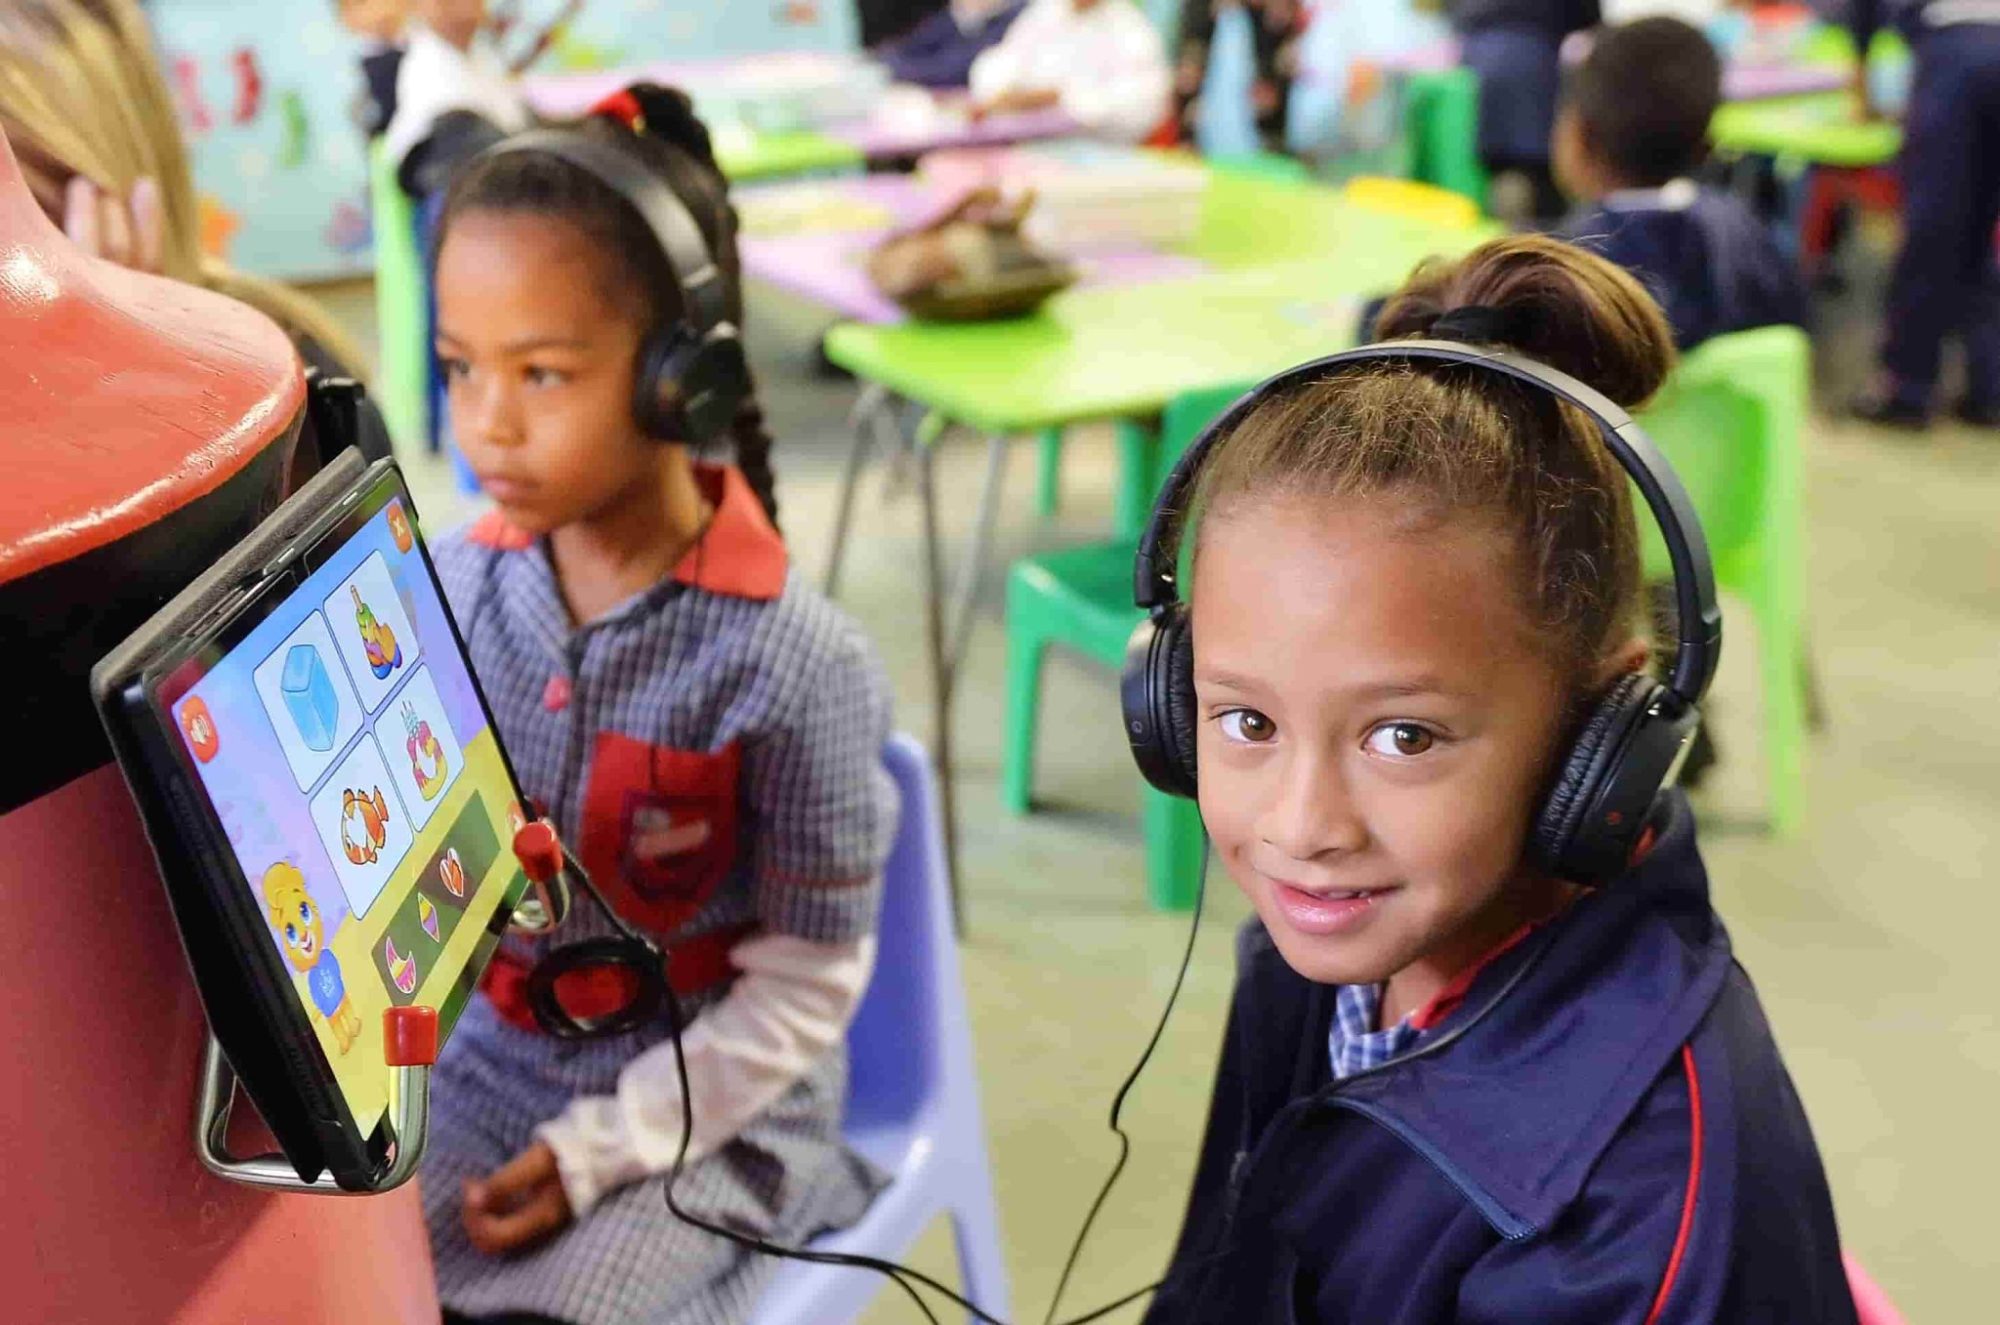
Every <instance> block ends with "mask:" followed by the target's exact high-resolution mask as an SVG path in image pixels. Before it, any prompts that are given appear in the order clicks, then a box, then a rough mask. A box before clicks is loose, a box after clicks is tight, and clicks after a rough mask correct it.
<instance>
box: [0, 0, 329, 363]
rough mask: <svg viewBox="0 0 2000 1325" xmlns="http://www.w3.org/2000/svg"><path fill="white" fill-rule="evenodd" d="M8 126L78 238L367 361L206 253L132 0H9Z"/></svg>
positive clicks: (307, 345)
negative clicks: (241, 305)
mask: <svg viewBox="0 0 2000 1325" xmlns="http://www.w3.org/2000/svg"><path fill="white" fill-rule="evenodd" d="M0 133H5V134H6V136H7V139H8V141H9V142H10V143H12V145H13V148H14V153H15V155H16V156H17V157H19V159H20V162H21V166H22V169H23V171H24V172H25V174H26V176H27V179H28V185H29V187H30V188H31V189H32V190H33V191H34V194H35V197H36V199H37V200H38V201H39V202H40V203H41V205H42V209H43V210H44V211H45V212H47V213H48V214H49V216H50V218H51V219H52V220H54V221H55V222H56V223H57V224H59V225H61V226H62V227H63V229H64V230H65V231H66V232H67V233H68V234H69V236H70V238H71V239H72V240H73V241H75V242H76V243H77V244H78V245H79V246H81V247H83V248H85V249H87V250H89V251H91V252H94V253H96V254H98V255H100V256H102V257H106V258H109V259H111V260H112V261H114V262H119V263H122V264H124V265H126V266H131V267H140V268H143V269H145V270H148V271H154V272H158V273H160V274H161V275H164V276H169V277H172V278H173V279H175V280H180V281H186V282H188V283H190V284H193V285H200V286H205V287H206V288H208V289H211V290H214V291H216V292H217V293H218V294H224V295H228V296H229V297H231V298H233V299H240V300H242V301H243V302H244V303H246V304H249V305H250V306H252V307H253V308H256V309H258V310H259V311H260V312H263V313H265V314H266V315H268V316H269V317H271V318H272V319H273V320H275V321H276V322H277V323H278V324H279V325H280V326H282V327H283V328H284V329H285V331H286V332H287V333H288V334H289V335H290V336H291V337H292V339H293V341H294V343H296V344H297V345H298V346H299V349H300V353H301V355H302V357H303V358H304V359H305V360H306V361H307V362H308V363H310V364H313V365H315V366H318V367H320V368H323V369H329V370H333V371H338V372H342V373H349V374H352V373H356V372H358V371H359V370H360V368H361V366H362V361H361V356H360V354H359V352H358V351H357V350H356V349H355V348H354V346H353V343H352V342H351V341H350V340H349V338H348V336H347V335H346V333H345V332H343V331H342V330H341V329H340V327H339V325H338V324H336V323H335V322H334V321H333V319H332V318H330V317H328V316H327V314H326V313H325V311H324V310H322V309H321V308H320V307H319V306H318V305H317V304H315V303H313V302H312V301H311V300H310V299H308V298H306V297H305V296H304V295H302V294H299V293H298V292H297V291H295V290H291V289H288V288H286V287H285V286H282V285H279V284H277V283H275V282H272V281H267V280H263V279H260V278H258V277H254V276H250V275H246V274H245V273H243V272H239V271H236V270H234V269H232V268H231V267H229V266H228V265H226V264H225V263H223V262H221V261H219V260H217V259H216V258H213V257H211V256H209V255H207V254H205V253H203V252H202V250H201V213H200V206H199V203H198V201H197V199H196V196H195V189H194V179H193V176H192V174H191V173H190V171H189V168H188V152H187V146H186V144H185V143H183V142H182V140H181V134H180V125H179V122H178V120H177V119H176V116H175V111H174V103H173V98H172V96H171V95H170V94H169V93H168V91H167V85H166V82H165V80H164V79H163V78H162V77H161V74H160V66H159V61H158V58H157V57H156V56H155V54H154V51H153V42H152V37H151V35H150V33H149V32H148V30H147V27H146V19H145V15H144V14H143V13H141V12H140V9H139V6H138V4H137V3H136V2H135V0H5V3H4V4H0Z"/></svg>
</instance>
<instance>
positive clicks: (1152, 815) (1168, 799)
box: [1140, 787, 1202, 911]
mask: <svg viewBox="0 0 2000 1325" xmlns="http://www.w3.org/2000/svg"><path fill="white" fill-rule="evenodd" d="M1140 791H1141V795H1142V796H1143V798H1144V803H1143V805H1142V807H1141V811H1140V817H1141V818H1142V819H1144V820H1145V826H1146V894H1147V896H1149V897H1150V898H1152V901H1153V905H1154V907H1156V908H1157V909H1159V910H1161V911H1192V910H1194V904H1195V899H1196V898H1197V897H1199V896H1200V895H1201V864H1202V827H1201V810H1200V809H1199V808H1198V807H1197V806H1196V805H1195V803H1194V802H1193V801H1191V800H1183V799H1181V798H1180V797H1179V796H1169V795H1167V794H1166V793H1165V792H1163V791H1155V790H1154V789H1153V788H1151V787H1143V788H1141V789H1140Z"/></svg>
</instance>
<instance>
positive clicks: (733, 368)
mask: <svg viewBox="0 0 2000 1325" xmlns="http://www.w3.org/2000/svg"><path fill="white" fill-rule="evenodd" d="M749 393H750V364H749V361H748V360H747V359H746V358H745V357H744V354H743V342H742V341H740V340H738V339H737V337H736V332H735V331H734V329H732V328H730V327H717V328H716V329H715V330H713V331H711V332H710V333H709V335H708V338H707V339H706V340H699V341H698V340H696V339H695V338H694V337H693V336H692V335H690V334H689V332H688V329H687V328H686V327H685V326H683V325H681V324H679V323H676V324H674V325H673V326H670V327H666V328H663V329H661V330H658V331H655V332H653V333H652V334H651V335H650V336H648V337H647V338H646V343H645V345H644V346H642V347H641V349H640V352H639V367H638V373H637V377H636V380H635V381H634V382H633V402H632V417H633V421H634V422H635V423H636V424H637V425H638V426H639V428H640V430H641V431H643V432H644V433H645V434H646V435H647V436H649V437H653V438H657V439H659V440H661V441H670V442H686V443H688V444H690V445H693V446H702V445H705V444H707V443H708V442H712V441H714V440H715V439H716V438H718V437H720V436H722V435H723V434H724V433H726V432H728V431H729V426H730V424H732V423H733V422H735V419H736V412H737V410H738V409H739V408H741V406H742V404H743V400H744V398H745V397H746V396H748V395H749Z"/></svg>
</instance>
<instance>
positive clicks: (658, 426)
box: [632, 324, 687, 441]
mask: <svg viewBox="0 0 2000 1325" xmlns="http://www.w3.org/2000/svg"><path fill="white" fill-rule="evenodd" d="M686 340H687V333H686V330H685V329H684V328H682V327H681V326H679V325H678V324H676V325H674V326H671V327H665V328H657V329H655V330H654V331H652V332H651V333H649V334H648V335H647V337H646V339H645V342H644V343H643V344H642V345H640V347H639V362H638V367H637V369H636V371H635V372H634V374H633V378H632V422H633V423H635V424H637V425H638V428H639V431H640V432H643V433H645V434H646V436H648V437H651V438H653V439H654V440H656V441H670V440H675V439H677V438H679V437H680V435H681V432H680V428H679V426H678V421H679V410H678V409H677V408H676V405H675V402H676V400H677V399H678V397H679V395H680V391H679V388H678V387H677V386H676V385H675V383H676V382H678V381H679V377H678V374H677V372H676V368H677V366H678V365H677V360H678V358H679V355H680V350H681V347H682V344H683V343H684V342H685V341H686Z"/></svg>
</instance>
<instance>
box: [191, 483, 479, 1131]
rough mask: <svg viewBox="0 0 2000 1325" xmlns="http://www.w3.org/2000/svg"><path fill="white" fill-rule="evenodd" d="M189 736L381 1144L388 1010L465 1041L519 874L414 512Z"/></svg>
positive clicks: (238, 651) (319, 1027)
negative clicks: (428, 1014)
mask: <svg viewBox="0 0 2000 1325" xmlns="http://www.w3.org/2000/svg"><path fill="white" fill-rule="evenodd" d="M322 550H323V551H324V550H325V549H322ZM174 725H175V727H176V728H177V729H178V730H179V732H180V733H181V737H182V739H183V741H184V742H185V743H186V746H187V749H188V752H189V753H190V755H192V756H193V758H194V760H195V767H196V770H197V772H198V774H199V776H200V777H201V780H202V784H203V786H204V788H205V789H206V790H207V792H208V795H209V799H210V801H211V802H212V803H213V804H214V806H215V808H216V812H217V814H218V815H219V816H220V817H221V820H222V825H223V829H224V831H225V832H226V833H227V834H228V837H229V841H230V844H231V846H232V847H233V848H234V849H235V851H236V855H237V859H238V861H239V862H240V863H241V865H242V867H243V873H244V876H245V877H246V878H247V879H248V880H249V881H250V886H251V888H252V890H253V892H254V893H255V897H254V901H255V902H256V905H257V907H258V909H259V910H260V911H261V912H262V913H263V915H264V919H265V922H266V924H267V926H268V928H269V931H270V936H271V941H272V943H273V944H274V945H275V946H276V948H277V951H278V954H279V956H280V957H281V958H283V959H284V961H285V962H286V968H287V970H288V971H289V972H290V973H291V975H292V982H293V987H294V990H295V992H296V993H297V995H298V998H299V1003H300V1006H301V1007H302V1008H304V1010H305V1012H306V1017H307V1020H308V1021H310V1022H311V1023H312V1025H313V1028H314V1032H315V1034H316V1035H317V1036H318V1037H319V1040H320V1044H321V1047H322V1048H324V1049H325V1051H326V1056H327V1060H328V1061H329V1062H330V1063H332V1064H333V1070H334V1076H335V1078H336V1080H337V1081H338V1082H339V1084H340V1088H341V1091H342V1094H343V1095H344V1096H345V1098H346V1100H347V1104H348V1107H349V1109H350V1111H351V1112H352V1113H353V1115H354V1120H355V1123H356V1125H357V1126H359V1127H360V1129H361V1131H362V1133H363V1134H364V1135H366V1134H367V1133H369V1132H370V1131H372V1130H373V1129H374V1126H375V1123H376V1120H377V1119H379V1118H380V1116H381V1114H382V1111H383V1110H384V1108H386V1106H387V1104H388V1094H389V1073H388V1069H387V1068H386V1067H385V1066H384V1064H383V1061H382V1029H381V1028H382V1013H383V1011H384V1010H385V1009H387V1008H389V1007H400V1006H407V1005H409V1004H412V1003H423V1004H425V1005H427V1006H431V1007H435V1008H437V1009H438V1010H439V1012H440V1015H441V1016H442V1017H443V1018H445V1020H446V1027H445V1029H447V1030H448V1029H449V1021H450V1019H452V1018H454V1017H455V1016H456V1013H457V1011H458V1009H459V1008H460V1007H462V1006H463V1003H464V1000H465V997H466V995H467V994H468V993H469V990H470V983H471V977H470V973H469V971H468V963H469V962H470V961H471V960H472V958H473V956H474V950H475V947H476V946H477V944H478V941H479V938H480V935H481V934H482V933H484V932H486V931H487V929H488V928H489V925H490V923H491V922H492V920H493V917H494V912H495V909H496V908H497V907H498V906H499V904H500V901H501V899H502V898H503V897H504V896H505V895H506V894H507V892H508V891H509V886H510V884H511V883H512V882H513V881H514V880H515V877H516V874H517V869H518V867H517V866H516V865H515V863H514V860H513V857H512V855H511V853H509V852H506V851H503V850H502V847H501V844H502V843H503V842H505V841H507V840H509V838H510V836H511V831H510V828H509V818H508V816H509V815H510V813H514V812H516V811H515V808H514V805H513V788H512V784H511V782H510V780H509V778H508V776H507V771H506V764H505V762H504V758H503V756H502V755H501V752H500V746H499V743H498V740H497V739H496V737H495V735H494V733H493V731H492V730H491V728H490V727H489V726H488V725H487V722H486V715H485V711H484V710H483V709H482V708H481V707H480V704H479V697H478V694H477V692H476V691H475V690H474V689H473V686H472V680H471V677H470V675H469V674H468V673H467V671H466V665H465V660H464V658H463V657H462V655H461V654H460V653H459V651H458V647H457V643H456V641H455V640H454V639H453V637H452V634H451V628H450V626H449V624H448V623H447V620H446V617H445V613H444V607H443V604H442V603H441V602H440V600H439V596H438V590H437V585H436V582H435V581H434V580H433V579H432V578H431V575H430V572H429V570H428V569H427V567H426V566H425V563H424V559H423V554H422V552H421V551H420V550H418V547H417V542H416V537H415V534H414V532H413V529H412V526H411V522H410V518H409V515H408V513H407V511H406V510H405V508H404V506H403V504H402V503H401V502H400V501H391V502H390V503H389V504H388V505H387V506H386V507H385V508H384V509H383V510H382V511H381V512H380V513H378V514H377V515H375V516H374V517H373V518H371V519H370V520H368V521H367V523H366V524H364V525H363V526H362V527H361V528H360V529H359V530H358V531H357V532H355V533H354V534H353V536H352V537H350V538H348V539H347V540H346V542H345V543H343V544H342V545H341V546H339V547H338V548H336V549H333V550H332V551H331V552H330V554H329V555H328V556H327V558H326V560H325V562H324V563H323V564H322V565H320V566H319V567H318V568H317V569H315V570H314V571H313V572H312V573H311V574H310V575H308V576H306V577H305V579H304V580H303V581H301V582H300V583H299V585H298V586H297V587H296V588H294V589H293V590H292V591H291V592H290V593H289V594H288V595H287V596H286V598H285V601H284V602H283V603H282V604H281V605H280V606H279V607H278V608H277V609H276V610H275V611H273V612H272V613H271V614H270V615H269V616H267V617H265V618H264V619H263V620H262V621H260V622H259V623H258V624H257V625H256V626H255V627H254V628H253V629H252V630H251V631H250V633H249V634H248V635H247V636H245V637H244V639H243V640H242V641H241V642H240V643H238V644H237V645H236V646H235V647H234V648H232V649H231V650H230V651H229V652H228V653H226V654H224V655H223V656H222V657H221V658H220V659H219V660H218V661H216V662H215V663H214V664H213V665H212V666H211V667H210V668H209V670H208V671H207V673H206V674H205V675H203V676H202V677H201V679H200V680H198V681H197V682H196V683H195V684H194V686H193V687H192V688H191V689H190V690H189V691H188V692H187V693H186V694H185V695H183V696H181V697H180V699H179V700H178V701H177V702H176V703H175V704H174Z"/></svg>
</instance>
